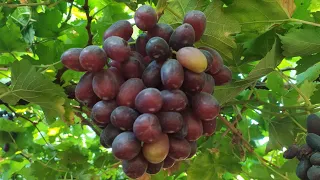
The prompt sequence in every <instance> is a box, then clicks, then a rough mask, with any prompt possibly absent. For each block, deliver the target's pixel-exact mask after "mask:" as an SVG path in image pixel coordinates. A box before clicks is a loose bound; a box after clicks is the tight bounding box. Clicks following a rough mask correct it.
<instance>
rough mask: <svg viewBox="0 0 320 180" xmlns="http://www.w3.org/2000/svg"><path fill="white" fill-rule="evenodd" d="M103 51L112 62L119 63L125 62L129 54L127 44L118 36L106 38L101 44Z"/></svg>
mask: <svg viewBox="0 0 320 180" xmlns="http://www.w3.org/2000/svg"><path fill="white" fill-rule="evenodd" d="M103 49H104V50H105V52H106V53H107V55H108V56H109V57H110V58H111V59H112V60H115V61H119V62H123V61H125V60H127V59H128V58H129V56H130V52H131V49H130V46H129V45H128V42H127V41H125V40H124V39H122V38H121V37H118V36H111V37H108V38H107V39H106V40H105V41H104V42H103Z"/></svg>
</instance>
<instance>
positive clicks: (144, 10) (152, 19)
mask: <svg viewBox="0 0 320 180" xmlns="http://www.w3.org/2000/svg"><path fill="white" fill-rule="evenodd" d="M157 21H158V18H157V13H156V11H155V10H154V9H153V8H152V7H151V6H148V5H142V6H140V7H139V8H138V9H137V10H136V12H135V14H134V22H135V23H136V26H137V27H138V28H139V29H141V30H142V31H148V30H149V29H152V28H153V27H154V26H155V25H156V24H157Z"/></svg>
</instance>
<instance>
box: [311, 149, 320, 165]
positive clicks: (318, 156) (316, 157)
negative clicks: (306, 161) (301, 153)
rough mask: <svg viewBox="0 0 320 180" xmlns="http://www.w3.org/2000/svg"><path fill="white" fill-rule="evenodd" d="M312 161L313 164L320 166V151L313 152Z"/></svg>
mask: <svg viewBox="0 0 320 180" xmlns="http://www.w3.org/2000/svg"><path fill="white" fill-rule="evenodd" d="M310 163H311V164H312V165H318V166H320V152H316V153H314V154H312V156H311V157H310Z"/></svg>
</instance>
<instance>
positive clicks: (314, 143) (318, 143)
mask: <svg viewBox="0 0 320 180" xmlns="http://www.w3.org/2000/svg"><path fill="white" fill-rule="evenodd" d="M306 142H307V144H308V145H309V146H310V147H311V148H312V149H313V150H316V151H320V136H319V135H317V134H314V133H308V134H307V137H306Z"/></svg>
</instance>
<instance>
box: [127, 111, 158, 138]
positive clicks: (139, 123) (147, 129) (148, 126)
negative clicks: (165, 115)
mask: <svg viewBox="0 0 320 180" xmlns="http://www.w3.org/2000/svg"><path fill="white" fill-rule="evenodd" d="M133 132H134V134H135V136H136V137H137V138H138V139H139V140H140V141H143V142H145V143H152V142H155V141H157V140H158V139H159V137H160V136H161V134H162V131H161V126H160V123H159V119H158V118H157V116H156V115H154V114H148V113H145V114H142V115H140V116H139V117H138V118H137V119H136V120H135V122H134V124H133Z"/></svg>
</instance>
